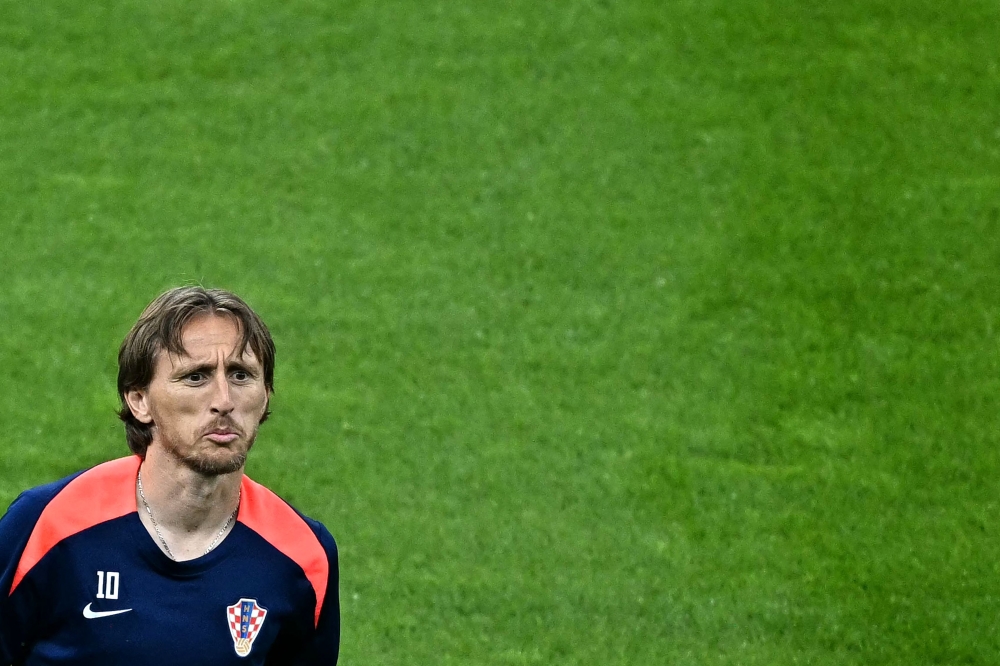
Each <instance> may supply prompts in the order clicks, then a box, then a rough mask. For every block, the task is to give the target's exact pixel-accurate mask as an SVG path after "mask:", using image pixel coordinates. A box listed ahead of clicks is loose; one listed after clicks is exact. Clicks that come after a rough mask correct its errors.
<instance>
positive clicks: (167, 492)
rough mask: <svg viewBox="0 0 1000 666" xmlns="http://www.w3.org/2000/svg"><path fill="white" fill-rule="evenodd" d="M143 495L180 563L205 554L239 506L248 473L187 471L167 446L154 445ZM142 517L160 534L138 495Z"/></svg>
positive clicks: (144, 466)
mask: <svg viewBox="0 0 1000 666" xmlns="http://www.w3.org/2000/svg"><path fill="white" fill-rule="evenodd" d="M139 473H140V475H141V476H142V485H143V494H144V495H145V498H146V502H147V503H148V504H149V508H150V511H151V513H152V515H153V518H154V519H155V521H156V523H157V525H158V526H159V529H160V532H162V533H163V535H164V537H165V538H166V540H167V542H168V543H169V545H170V550H171V554H172V556H173V557H174V558H175V559H178V560H182V559H192V558H193V557H199V556H201V555H202V554H203V552H204V550H205V548H206V547H207V546H208V544H209V543H210V542H211V541H212V539H213V538H215V537H216V536H217V535H218V533H219V530H220V528H221V527H222V526H223V524H225V523H226V521H227V520H228V518H229V517H230V516H231V515H232V514H233V512H234V511H235V510H236V507H237V505H238V503H239V496H240V483H241V482H242V480H243V470H242V469H240V470H237V471H235V472H232V473H230V474H222V475H217V476H206V475H203V474H199V473H198V472H195V471H193V470H191V469H190V468H188V467H187V466H185V465H184V464H183V463H182V462H181V461H179V460H177V459H176V458H175V457H173V456H171V455H170V454H169V453H168V452H167V451H165V450H164V449H163V447H161V446H157V445H156V444H155V443H154V445H152V446H150V447H149V449H148V450H147V451H146V458H145V460H143V462H142V465H141V466H140V468H139ZM136 502H137V506H138V507H139V508H140V511H139V515H140V518H141V519H142V521H143V523H144V524H146V527H147V530H148V531H150V532H151V534H154V535H155V529H153V526H152V521H151V520H150V519H149V515H148V514H147V513H146V512H145V511H144V510H143V509H144V508H145V507H144V504H143V502H142V498H141V497H140V496H139V494H138V490H137V491H136Z"/></svg>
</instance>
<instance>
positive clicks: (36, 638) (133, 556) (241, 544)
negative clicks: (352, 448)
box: [0, 456, 340, 666]
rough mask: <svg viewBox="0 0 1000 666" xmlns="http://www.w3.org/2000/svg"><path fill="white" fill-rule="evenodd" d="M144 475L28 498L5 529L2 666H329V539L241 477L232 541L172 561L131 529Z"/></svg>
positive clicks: (90, 481)
mask: <svg viewBox="0 0 1000 666" xmlns="http://www.w3.org/2000/svg"><path fill="white" fill-rule="evenodd" d="M139 463H140V459H139V458H138V457H136V456H130V457H128V458H121V459H118V460H113V461H111V462H107V463H104V464H103V465H98V466H97V467H94V468H92V469H90V470H87V471H85V472H82V473H80V474H76V475H74V476H71V477H68V478H66V479H63V480H61V481H57V482H55V483H52V484H49V485H46V486H40V487H38V488H34V489H32V490H29V491H26V492H25V493H23V494H22V495H21V496H20V497H18V498H17V499H16V500H15V501H14V503H13V504H12V505H11V506H10V509H8V511H7V513H6V515H5V516H4V517H3V519H0V666H9V665H10V664H14V665H15V666H21V665H24V666H42V665H43V664H44V665H46V666H48V665H53V666H54V665H57V664H58V665H64V664H73V665H79V666H90V665H94V666H98V665H99V666H119V665H120V666H136V665H137V664H143V665H144V666H160V665H162V666H168V665H169V666H174V665H176V664H189V665H193V666H197V665H199V664H212V665H213V666H227V665H230V664H231V665H233V666H237V665H239V666H249V665H250V664H255V665H258V664H268V665H281V666H284V665H288V666H299V665H301V666H320V665H323V666H334V665H335V664H336V663H337V656H338V652H339V647H340V602H339V596H338V570H337V545H336V543H335V542H334V540H333V537H332V536H330V533H329V532H328V531H327V530H326V528H324V527H323V525H321V524H320V523H318V522H316V521H314V520H310V519H309V518H306V517H305V516H302V515H301V514H299V513H298V512H297V511H295V510H294V509H293V508H292V507H290V506H289V505H288V504H287V503H285V502H284V501H283V500H282V499H280V498H279V497H278V496H277V495H275V494H274V493H272V492H271V491H270V490H268V489H267V488H265V487H263V486H261V485H260V484H258V483H255V482H254V481H251V480H250V479H249V478H247V477H244V478H243V482H242V485H241V487H240V490H241V499H240V508H239V513H238V515H237V519H236V524H235V525H234V526H233V529H232V531H231V532H230V534H229V535H228V536H227V537H226V538H225V539H224V540H223V541H222V542H221V543H220V544H219V545H218V546H217V547H216V548H215V549H214V550H212V551H211V552H210V553H208V554H207V555H204V556H202V557H199V558H197V559H194V560H188V561H185V562H175V561H173V560H171V559H170V558H168V557H167V556H166V555H165V554H164V553H163V552H161V551H160V549H159V547H158V546H157V545H156V544H155V543H154V542H153V540H152V539H151V538H150V536H149V533H148V532H147V531H146V528H145V527H144V526H143V525H142V522H141V521H140V520H139V514H138V512H137V510H136V502H135V480H136V474H137V473H138V470H139Z"/></svg>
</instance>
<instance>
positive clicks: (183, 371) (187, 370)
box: [171, 360, 257, 377]
mask: <svg viewBox="0 0 1000 666" xmlns="http://www.w3.org/2000/svg"><path fill="white" fill-rule="evenodd" d="M192 364H194V365H192ZM215 368H216V365H215V364H214V363H198V362H196V361H192V362H191V363H188V364H185V363H183V362H182V363H179V364H178V366H177V369H176V370H175V371H174V372H173V373H171V375H172V376H174V377H183V376H185V375H190V374H192V373H195V372H200V373H202V374H206V375H208V374H211V373H213V372H215ZM226 370H242V371H243V372H246V373H247V374H250V375H253V376H254V377H256V376H257V371H256V370H254V369H253V367H251V366H250V365H249V364H248V363H246V362H244V361H241V360H232V361H228V360H227V361H226Z"/></svg>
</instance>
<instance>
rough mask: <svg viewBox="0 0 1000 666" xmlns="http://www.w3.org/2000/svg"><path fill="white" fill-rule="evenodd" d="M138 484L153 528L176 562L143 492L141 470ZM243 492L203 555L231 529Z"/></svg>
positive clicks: (170, 556) (164, 548) (137, 478)
mask: <svg viewBox="0 0 1000 666" xmlns="http://www.w3.org/2000/svg"><path fill="white" fill-rule="evenodd" d="M136 485H137V486H138V488H139V499H141V500H142V505H143V506H144V507H146V514H147V515H149V520H150V522H152V523H153V530H155V531H156V536H158V537H159V538H160V544H161V545H162V546H163V550H164V551H166V553H167V557H169V558H170V559H172V560H173V561H174V562H176V561H177V558H176V557H174V554H173V553H172V552H170V546H168V545H167V540H166V539H164V538H163V533H162V532H160V526H159V524H158V523H157V522H156V518H153V511H152V509H150V508H149V502H147V501H146V494H145V493H144V492H142V472H139V474H138V476H137V477H136ZM242 494H243V493H242V490H241V491H240V495H237V496H236V508H235V509H233V512H232V513H231V514H229V518H227V519H226V524H225V525H223V526H222V529H221V530H219V533H218V534H216V535H215V538H214V539H212V543H210V544H208V548H206V549H205V552H204V553H202V555H208V554H209V553H211V552H212V550H213V549H214V548H215V547H216V546H217V545H218V544H219V539H221V538H222V535H223V534H225V533H226V530H228V529H229V526H230V525H231V524H232V522H233V520H235V518H236V514H237V513H239V510H240V496H241V495H242Z"/></svg>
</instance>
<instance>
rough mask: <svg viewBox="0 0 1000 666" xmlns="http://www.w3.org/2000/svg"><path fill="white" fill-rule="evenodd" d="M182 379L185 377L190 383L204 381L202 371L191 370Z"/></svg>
mask: <svg viewBox="0 0 1000 666" xmlns="http://www.w3.org/2000/svg"><path fill="white" fill-rule="evenodd" d="M184 379H186V380H187V381H188V382H190V383H191V384H200V383H201V382H203V381H205V373H203V372H192V373H191V374H189V375H188V376H187V377H185V378H184Z"/></svg>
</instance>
